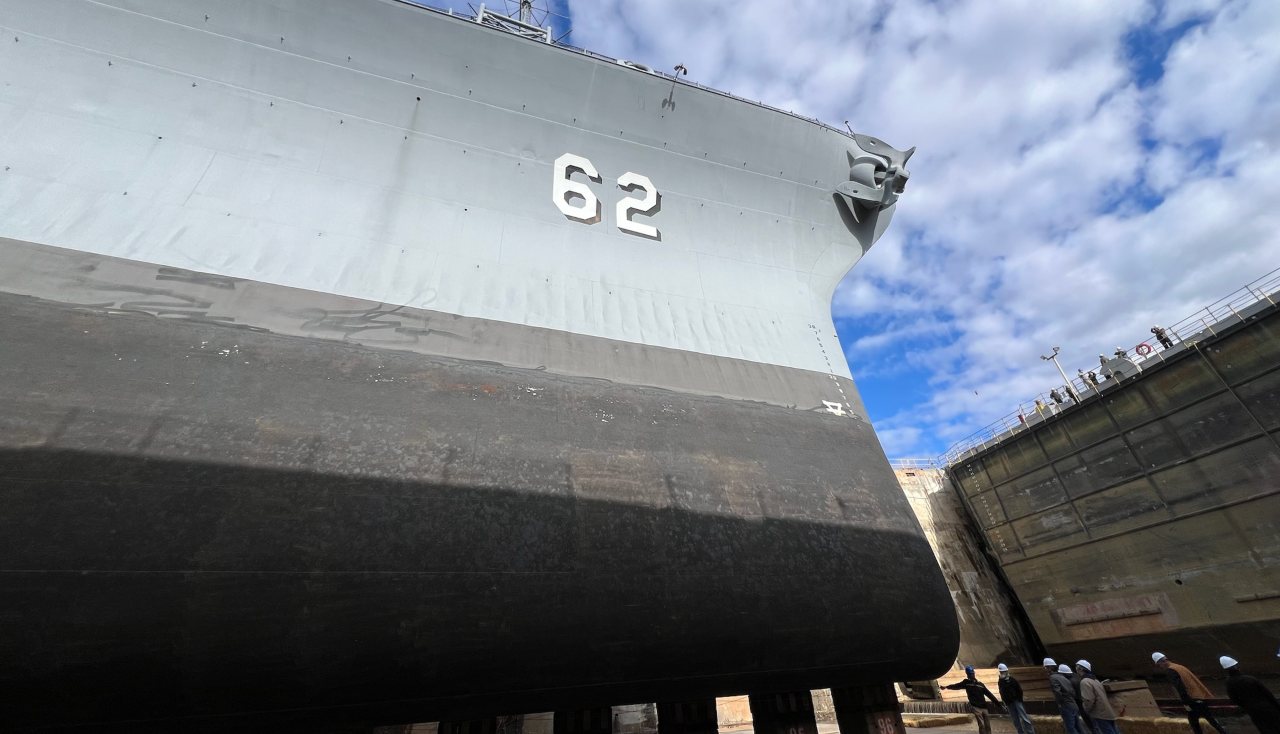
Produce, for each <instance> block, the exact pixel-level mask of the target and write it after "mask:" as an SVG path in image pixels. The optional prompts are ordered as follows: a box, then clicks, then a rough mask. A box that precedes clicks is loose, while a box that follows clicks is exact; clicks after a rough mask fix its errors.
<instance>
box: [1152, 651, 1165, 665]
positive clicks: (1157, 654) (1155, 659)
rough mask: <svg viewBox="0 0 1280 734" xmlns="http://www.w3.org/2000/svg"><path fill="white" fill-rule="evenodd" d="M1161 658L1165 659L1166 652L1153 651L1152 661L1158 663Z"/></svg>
mask: <svg viewBox="0 0 1280 734" xmlns="http://www.w3.org/2000/svg"><path fill="white" fill-rule="evenodd" d="M1161 660H1164V653H1162V652H1153V653H1151V662H1153V663H1158V662H1160V661H1161Z"/></svg>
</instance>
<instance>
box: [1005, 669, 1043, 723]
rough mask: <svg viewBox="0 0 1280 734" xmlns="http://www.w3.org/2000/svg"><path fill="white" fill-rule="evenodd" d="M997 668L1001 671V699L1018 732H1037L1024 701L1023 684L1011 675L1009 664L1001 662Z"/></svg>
mask: <svg viewBox="0 0 1280 734" xmlns="http://www.w3.org/2000/svg"><path fill="white" fill-rule="evenodd" d="M996 670H999V671H1000V683H999V686H1000V700H1001V701H1003V702H1004V708H1005V710H1006V711H1008V712H1009V718H1010V719H1013V728H1014V729H1017V730H1018V734H1036V727H1035V726H1034V725H1033V724H1032V723H1031V717H1030V716H1027V707H1026V705H1024V704H1023V703H1022V684H1021V683H1019V682H1018V681H1017V679H1016V678H1014V677H1013V676H1012V675H1009V666H1008V665H1005V664H1004V663H1000V665H998V666H996Z"/></svg>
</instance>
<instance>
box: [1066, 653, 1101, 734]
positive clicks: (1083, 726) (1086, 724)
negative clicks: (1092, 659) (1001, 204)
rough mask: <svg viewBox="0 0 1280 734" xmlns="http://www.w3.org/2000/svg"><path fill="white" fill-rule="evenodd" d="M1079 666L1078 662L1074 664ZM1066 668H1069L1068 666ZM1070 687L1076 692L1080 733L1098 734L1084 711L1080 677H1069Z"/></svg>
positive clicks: (1091, 720)
mask: <svg viewBox="0 0 1280 734" xmlns="http://www.w3.org/2000/svg"><path fill="white" fill-rule="evenodd" d="M1076 665H1077V666H1079V665H1080V663H1079V662H1077V663H1076ZM1067 667H1068V668H1070V667H1071V666H1070V665H1068V666H1067ZM1071 687H1072V688H1074V689H1075V690H1076V708H1078V709H1080V731H1081V732H1083V734H1100V732H1098V730H1097V729H1094V728H1093V717H1091V716H1089V714H1088V713H1086V712H1085V710H1084V701H1083V700H1082V697H1081V695H1080V676H1079V675H1078V674H1076V675H1072V676H1071Z"/></svg>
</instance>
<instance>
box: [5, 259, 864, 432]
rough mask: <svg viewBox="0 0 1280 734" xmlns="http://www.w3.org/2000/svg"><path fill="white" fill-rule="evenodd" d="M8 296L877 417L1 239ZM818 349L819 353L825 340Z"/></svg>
mask: <svg viewBox="0 0 1280 734" xmlns="http://www.w3.org/2000/svg"><path fill="white" fill-rule="evenodd" d="M0 291H3V292H7V293H13V294H20V295H27V296H33V297H36V298H40V299H43V300H47V301H54V302H60V303H71V304H80V305H84V306H88V307H91V308H95V309H100V310H104V311H109V312H113V313H121V314H125V313H136V314H148V315H151V316H156V317H159V318H164V319H172V320H184V321H195V322H210V323H218V324H224V325H228V326H235V327H240V328H247V329H258V330H266V331H270V332H272V333H276V334H288V335H293V336H303V337H307V338H315V339H327V340H337V341H342V342H346V343H350V344H361V345H365V346H371V347H379V348H386V349H396V350H405V351H411V352H417V353H420V354H431V355H439V356H445V357H453V358H457V359H462V360H467V361H478V362H494V363H498V364H503V365H507V366H512V367H526V368H530V369H538V370H547V371H549V372H553V373H557V374H562V375H576V376H579V377H590V378H596V379H602V380H609V381H611V382H620V383H625V384H630V385H645V386H651V387H660V388H665V389H670V390H678V391H680V392H688V393H697V394H701V395H717V396H722V397H727V398H736V399H743V400H754V401H759V402H764V403H770V404H773V405H783V406H790V407H795V408H800V409H803V410H813V411H823V412H826V411H827V410H828V409H827V407H826V405H825V402H832V403H837V404H839V405H840V406H842V409H843V410H845V411H846V412H848V413H849V414H850V415H851V416H852V417H854V418H855V419H856V420H861V421H866V420H867V415H866V409H865V408H864V407H863V404H862V399H861V397H860V396H859V394H858V389H857V387H856V386H855V385H854V383H853V381H852V380H850V379H849V378H847V377H839V376H837V375H835V374H832V373H830V372H828V373H818V372H811V371H807V370H799V369H793V368H787V367H782V366H778V365H771V364H762V363H759V362H751V361H748V360H743V359H732V358H728V357H713V356H709V355H703V354H698V353H696V352H685V351H681V350H678V349H668V348H664V347H654V346H645V345H642V344H634V343H631V342H623V341H616V340H613V339H603V338H599V337H591V336H585V335H582V334H575V333H572V332H566V331H557V330H554V329H542V328H537V327H531V326H521V325H517V324H511V323H507V322H503V321H491V320H488V319H477V318H469V317H465V316H457V315H454V314H449V313H441V312H438V311H428V310H423V309H416V308H409V307H406V306H397V305H392V304H386V303H378V302H374V301H364V300H360V299H356V298H347V297H344V296H338V295H334V294H330V293H321V292H316V291H305V290H301V289H297V288H288V287H284V286H276V285H270V284H266V283H260V282H255V281H251V280H244V279H239V278H228V277H224V276H218V275H212V274H209V273H202V272H197V271H192V270H183V269H181V268H173V267H165V266H161V265H155V264H151V263H141V262H137V261H134V260H126V259H123V258H117V257H108V256H105V255H96V254H93V253H89V252H82V251H79V250H70V249H65V248H61V247H50V246H47V245H38V244H34V243H31V242H21V241H17V240H11V239H6V238H3V237H0ZM814 331H816V327H815V329H814ZM814 347H815V348H817V349H820V348H821V344H820V342H819V340H818V339H817V337H816V334H815V337H814ZM831 356H832V357H834V359H835V360H841V359H843V358H842V356H841V355H839V354H835V355H831Z"/></svg>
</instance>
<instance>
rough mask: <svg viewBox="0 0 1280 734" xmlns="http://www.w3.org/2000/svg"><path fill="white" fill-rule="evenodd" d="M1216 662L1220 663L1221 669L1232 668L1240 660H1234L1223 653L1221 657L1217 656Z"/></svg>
mask: <svg viewBox="0 0 1280 734" xmlns="http://www.w3.org/2000/svg"><path fill="white" fill-rule="evenodd" d="M1218 662H1219V663H1221V664H1222V669H1223V670H1227V669H1229V668H1234V667H1236V666H1237V665H1239V664H1240V661H1238V660H1236V659H1235V658H1231V657H1227V656H1226V655H1223V656H1222V657H1220V658H1218Z"/></svg>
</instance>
